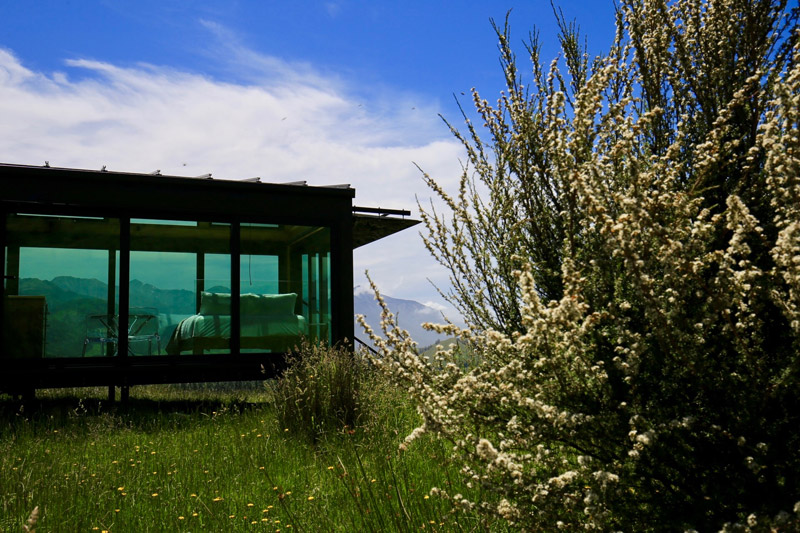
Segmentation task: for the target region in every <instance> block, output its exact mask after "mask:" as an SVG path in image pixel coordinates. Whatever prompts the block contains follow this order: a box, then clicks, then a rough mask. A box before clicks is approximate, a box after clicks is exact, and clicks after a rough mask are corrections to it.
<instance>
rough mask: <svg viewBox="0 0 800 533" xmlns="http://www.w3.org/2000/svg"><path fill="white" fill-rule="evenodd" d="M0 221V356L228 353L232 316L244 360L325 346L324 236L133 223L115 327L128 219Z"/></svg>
mask: <svg viewBox="0 0 800 533" xmlns="http://www.w3.org/2000/svg"><path fill="white" fill-rule="evenodd" d="M5 222H6V237H7V238H6V248H5V258H6V261H5V265H4V287H5V298H4V300H3V306H4V307H3V310H4V315H3V316H4V320H3V322H4V323H3V328H4V329H3V333H4V337H3V338H4V339H5V342H4V344H5V350H4V352H3V353H5V354H6V355H8V356H11V357H111V356H117V355H126V356H158V355H180V354H212V353H218V354H219V353H223V354H224V353H230V351H231V348H232V346H231V334H232V331H233V330H234V328H235V327H236V326H235V324H237V318H238V331H236V335H237V337H236V338H237V340H238V344H239V348H240V350H241V352H257V353H263V352H283V351H286V350H290V349H292V348H293V347H295V346H297V345H299V344H300V343H301V341H302V340H303V339H308V340H310V341H326V342H330V340H331V338H330V334H331V328H330V323H331V305H330V303H331V302H330V300H331V298H330V293H331V286H330V230H329V229H328V228H324V227H311V226H298V225H276V224H241V225H239V226H238V227H237V226H235V225H232V224H230V223H217V222H196V221H178V220H155V219H131V220H130V238H129V242H130V248H129V262H128V263H127V264H126V265H124V266H125V267H127V269H128V270H127V271H128V272H129V278H126V279H127V280H128V281H129V282H128V284H127V286H126V287H125V289H126V293H127V294H125V295H123V296H127V298H126V299H127V302H128V308H127V315H128V316H127V323H121V322H122V321H123V320H125V318H124V315H125V313H120V309H119V302H120V287H119V283H120V272H121V265H120V258H121V257H123V258H124V257H128V254H127V253H125V252H127V250H124V251H123V253H122V254H121V253H120V243H121V242H124V241H127V239H121V228H122V227H124V226H125V224H127V221H126V220H122V221H121V220H120V219H110V218H88V217H68V216H49V215H28V214H12V215H8V216H7V217H6V221H5ZM237 235H238V236H239V241H238V243H234V244H236V245H237V246H236V248H238V251H239V255H238V256H237V258H236V259H237V261H234V260H233V256H232V255H231V254H232V243H233V239H235V238H236V236H237ZM237 262H238V269H237V271H236V272H234V271H233V268H234V265H236V263H237ZM122 270H125V269H122ZM234 274H236V275H234ZM231 289H233V291H232V290H231ZM237 296H238V298H239V301H240V306H239V309H238V313H233V312H232V311H233V308H232V302H233V301H234V300H235V298H236V297H237ZM234 315H238V317H237V316H234ZM121 336H122V337H121ZM121 339H122V340H123V342H122V343H121V342H120V340H121ZM126 345H127V346H126ZM120 349H122V350H125V353H124V354H120V353H119V351H120Z"/></svg>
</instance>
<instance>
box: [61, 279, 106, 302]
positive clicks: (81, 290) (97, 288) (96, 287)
mask: <svg viewBox="0 0 800 533" xmlns="http://www.w3.org/2000/svg"><path fill="white" fill-rule="evenodd" d="M50 283H52V284H53V285H55V286H56V287H58V288H59V289H62V290H64V291H68V292H72V293H75V294H79V295H81V296H88V297H90V298H99V299H101V300H106V299H107V298H108V285H106V284H105V283H103V282H102V281H100V280H99V279H96V278H92V279H86V278H74V277H72V276H57V277H55V278H53V281H51V282H50Z"/></svg>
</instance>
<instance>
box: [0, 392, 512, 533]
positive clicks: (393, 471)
mask: <svg viewBox="0 0 800 533" xmlns="http://www.w3.org/2000/svg"><path fill="white" fill-rule="evenodd" d="M381 390H382V391H385V394H383V393H381V394H380V397H381V398H380V401H379V402H376V403H374V404H372V405H374V406H375V409H376V410H377V412H375V413H373V416H372V417H371V419H370V420H371V422H370V423H369V424H367V425H362V426H360V427H358V428H356V429H355V431H354V432H353V433H352V434H351V433H349V432H346V433H343V434H342V433H334V434H331V435H327V436H326V438H321V439H319V440H318V441H317V443H316V444H314V445H311V444H310V443H309V442H308V439H307V438H306V437H305V435H303V434H301V435H295V434H293V433H292V432H285V431H284V429H285V428H283V427H282V426H279V425H278V424H277V421H276V416H275V413H274V411H273V410H272V405H271V402H270V401H269V400H270V398H269V394H267V393H266V392H265V391H264V389H263V387H262V388H261V389H260V390H259V389H254V388H253V387H247V388H246V389H244V390H236V389H234V388H232V387H230V386H228V387H225V388H224V389H223V388H220V387H218V386H213V387H199V386H192V387H176V386H161V385H159V386H146V387H133V388H132V389H131V398H130V404H129V405H128V406H127V407H122V406H120V405H116V406H114V405H108V404H107V403H106V402H105V401H104V400H103V398H105V393H106V391H105V390H104V389H102V388H97V389H76V390H52V391H51V390H45V391H39V392H38V395H37V399H38V400H37V402H36V403H35V405H27V406H25V408H24V409H23V410H20V407H19V405H18V404H15V403H14V402H12V401H11V400H10V399H8V398H7V397H2V396H0V530H2V531H21V530H23V527H24V526H25V525H28V526H30V527H33V526H34V524H33V523H32V520H31V519H32V518H35V519H36V520H37V522H36V524H35V527H36V530H37V531H42V532H43V531H98V532H99V531H103V530H107V531H141V532H149V531H153V532H160V531H164V530H165V529H167V530H175V531H253V530H262V531H275V530H278V529H280V530H281V531H293V530H296V531H412V530H413V531H420V530H423V531H431V530H433V531H473V532H474V531H487V530H488V527H487V526H486V525H485V524H484V525H482V524H481V520H480V517H478V516H476V515H474V514H472V515H463V514H455V513H453V512H452V511H451V506H450V505H449V503H448V502H447V501H445V500H442V499H441V498H437V497H434V496H429V494H428V487H430V486H432V485H442V486H448V487H452V488H453V489H454V490H456V491H459V492H462V493H464V494H469V495H471V496H473V497H475V498H481V497H482V496H481V493H480V492H479V491H478V490H475V489H469V488H468V487H465V486H464V484H463V483H461V482H459V480H458V475H457V471H456V468H457V467H456V466H454V465H452V464H450V463H449V462H448V460H447V449H446V448H445V446H443V445H442V443H441V442H438V441H436V440H435V439H428V440H427V441H424V440H423V441H420V443H419V444H420V445H419V446H417V447H416V448H415V449H414V450H409V451H408V452H405V453H402V454H400V453H398V452H396V451H395V452H392V451H390V450H392V449H395V448H396V447H397V444H398V441H399V440H400V439H402V435H403V434H404V433H405V432H407V431H409V430H410V429H411V428H412V427H413V424H415V423H417V422H418V419H417V417H416V414H415V412H414V409H413V406H411V405H410V403H409V402H408V401H407V400H406V398H405V395H404V394H403V393H402V392H400V391H396V390H392V389H390V388H386V387H384V388H381ZM387 451H388V453H387ZM34 508H38V511H37V515H36V516H35V517H34V514H33V513H32V512H31V510H32V509H34ZM26 518H28V520H29V521H28V523H27V524H26V523H25V521H26ZM504 530H505V528H502V527H501V528H492V531H504Z"/></svg>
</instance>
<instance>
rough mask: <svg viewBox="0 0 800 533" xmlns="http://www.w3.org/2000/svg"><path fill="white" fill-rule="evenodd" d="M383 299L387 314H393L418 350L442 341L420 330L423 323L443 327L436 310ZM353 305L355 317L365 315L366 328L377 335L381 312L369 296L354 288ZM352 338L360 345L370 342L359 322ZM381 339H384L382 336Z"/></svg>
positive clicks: (442, 320) (370, 294)
mask: <svg viewBox="0 0 800 533" xmlns="http://www.w3.org/2000/svg"><path fill="white" fill-rule="evenodd" d="M383 299H384V300H385V301H386V304H387V305H388V306H389V310H390V311H391V312H392V313H394V315H395V318H396V319H397V323H398V325H399V326H400V327H401V328H403V329H405V330H406V331H408V332H409V334H410V335H411V338H412V339H414V340H415V341H416V342H417V345H418V346H419V347H420V348H425V347H427V346H430V345H432V344H436V343H437V342H440V341H442V340H444V338H445V337H444V336H443V335H441V334H439V333H436V332H433V331H426V330H424V329H423V328H422V326H421V324H422V323H423V322H434V323H444V319H443V318H442V315H441V313H440V312H439V311H438V310H437V309H434V308H433V307H430V306H427V305H425V304H421V303H419V302H416V301H414V300H402V299H400V298H392V297H391V296H385V295H384V296H383ZM353 305H354V307H355V312H356V314H357V315H364V318H365V319H366V322H367V324H369V325H370V327H371V328H372V329H373V330H375V331H376V332H378V333H379V334H380V325H381V308H380V306H379V305H378V302H377V301H376V300H375V297H374V296H373V295H372V293H368V292H366V291H359V290H358V287H356V290H355V294H354V295H353ZM355 334H356V337H358V338H359V339H361V340H362V341H364V342H369V339H368V338H367V336H366V335H365V334H364V330H363V329H362V328H361V326H360V325H359V324H358V322H355ZM381 336H383V335H382V334H381ZM370 344H371V343H370Z"/></svg>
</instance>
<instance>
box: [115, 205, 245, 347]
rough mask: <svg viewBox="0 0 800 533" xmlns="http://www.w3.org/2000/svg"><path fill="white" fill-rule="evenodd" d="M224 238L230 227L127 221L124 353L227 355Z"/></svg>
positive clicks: (227, 280)
mask: <svg viewBox="0 0 800 533" xmlns="http://www.w3.org/2000/svg"><path fill="white" fill-rule="evenodd" d="M230 240H231V226H230V224H222V223H211V222H186V221H169V220H145V219H134V220H131V259H130V284H129V289H130V307H129V309H128V313H129V318H128V355H164V354H169V355H177V354H180V353H198V354H199V353H226V352H230V325H231V317H230V314H231V313H230V292H231V290H230V287H231V258H230ZM222 295H225V297H223V296H222ZM212 307H213V309H212ZM212 310H213V313H210V312H209V311H212ZM212 315H213V316H212Z"/></svg>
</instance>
